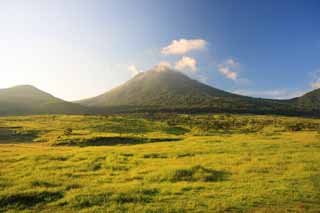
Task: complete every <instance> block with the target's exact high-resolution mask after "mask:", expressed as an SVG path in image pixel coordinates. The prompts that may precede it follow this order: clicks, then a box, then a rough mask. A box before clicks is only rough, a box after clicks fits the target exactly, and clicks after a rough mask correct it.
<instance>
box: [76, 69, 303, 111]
mask: <svg viewBox="0 0 320 213" xmlns="http://www.w3.org/2000/svg"><path fill="white" fill-rule="evenodd" d="M77 103H80V104H82V105H84V106H88V107H95V108H96V109H98V108H99V109H105V110H106V111H108V110H109V111H113V112H132V111H149V110H152V111H154V110H160V111H181V112H230V113H231V112H233V113H258V114H265V113H268V114H269V113H271V114H298V113H299V112H297V111H296V108H297V107H296V106H295V104H293V101H292V100H270V99H261V98H251V97H247V96H242V95H237V94H233V93H229V92H226V91H223V90H219V89H216V88H213V87H210V86H208V85H206V84H203V83H201V82H199V81H197V80H193V79H191V78H189V77H188V76H186V75H184V74H182V73H181V72H178V71H174V70H171V69H168V68H167V69H163V68H162V69H159V68H157V67H156V68H154V69H152V70H150V71H146V72H142V73H140V74H138V75H136V76H135V77H134V78H132V79H131V80H129V81H127V82H126V83H124V84H123V85H121V86H119V87H116V88H115V89H112V90H110V91H108V92H106V93H103V94H102V95H99V96H97V97H93V98H89V99H85V100H81V101H78V102H77Z"/></svg>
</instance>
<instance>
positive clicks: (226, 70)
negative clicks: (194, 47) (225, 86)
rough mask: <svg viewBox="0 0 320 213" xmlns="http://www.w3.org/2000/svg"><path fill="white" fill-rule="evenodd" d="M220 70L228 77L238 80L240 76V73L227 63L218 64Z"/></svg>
mask: <svg viewBox="0 0 320 213" xmlns="http://www.w3.org/2000/svg"><path fill="white" fill-rule="evenodd" d="M218 70H219V72H220V73H221V74H223V75H224V76H225V77H226V78H229V79H231V80H234V81H236V80H237V78H238V73H237V72H235V71H233V70H231V68H230V67H229V66H227V65H224V64H220V65H218Z"/></svg>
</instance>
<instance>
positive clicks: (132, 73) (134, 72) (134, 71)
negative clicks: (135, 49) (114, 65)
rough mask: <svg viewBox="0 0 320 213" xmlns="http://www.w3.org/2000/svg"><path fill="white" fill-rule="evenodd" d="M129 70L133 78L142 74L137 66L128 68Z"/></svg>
mask: <svg viewBox="0 0 320 213" xmlns="http://www.w3.org/2000/svg"><path fill="white" fill-rule="evenodd" d="M128 70H129V71H130V72H131V76H135V75H137V74H139V73H140V72H142V70H138V69H137V67H136V66H135V65H130V66H128Z"/></svg>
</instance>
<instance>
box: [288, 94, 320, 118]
mask: <svg viewBox="0 0 320 213" xmlns="http://www.w3.org/2000/svg"><path fill="white" fill-rule="evenodd" d="M292 102H294V104H295V105H296V107H297V109H298V111H304V112H305V113H308V114H319V111H320V89H315V90H313V91H311V92H308V93H306V94H305V95H303V96H301V97H298V98H294V99H292Z"/></svg>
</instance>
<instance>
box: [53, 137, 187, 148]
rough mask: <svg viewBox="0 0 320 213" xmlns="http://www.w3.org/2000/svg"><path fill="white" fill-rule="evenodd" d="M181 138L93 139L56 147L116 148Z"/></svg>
mask: <svg viewBox="0 0 320 213" xmlns="http://www.w3.org/2000/svg"><path fill="white" fill-rule="evenodd" d="M180 140H181V138H140V137H93V138H71V139H64V140H59V141H57V142H56V143H55V144H53V145H54V146H80V147H85V146H114V145H136V144H146V143H156V142H173V141H180Z"/></svg>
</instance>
